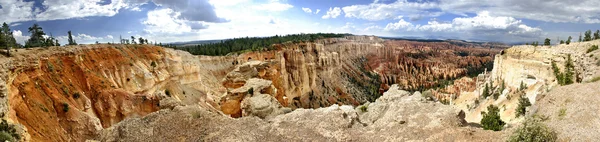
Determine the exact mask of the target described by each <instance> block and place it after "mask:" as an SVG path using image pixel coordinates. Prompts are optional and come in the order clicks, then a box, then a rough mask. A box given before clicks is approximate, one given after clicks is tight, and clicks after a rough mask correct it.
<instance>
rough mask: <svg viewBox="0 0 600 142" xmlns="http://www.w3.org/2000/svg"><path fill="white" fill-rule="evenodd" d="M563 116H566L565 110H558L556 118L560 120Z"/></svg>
mask: <svg viewBox="0 0 600 142" xmlns="http://www.w3.org/2000/svg"><path fill="white" fill-rule="evenodd" d="M565 116H567V108H561V109H560V110H558V117H560V118H561V119H562V118H563V117H565Z"/></svg>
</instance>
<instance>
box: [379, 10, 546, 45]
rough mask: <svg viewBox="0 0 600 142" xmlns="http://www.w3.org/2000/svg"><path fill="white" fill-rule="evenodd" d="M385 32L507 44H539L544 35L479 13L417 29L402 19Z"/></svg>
mask: <svg viewBox="0 0 600 142" xmlns="http://www.w3.org/2000/svg"><path fill="white" fill-rule="evenodd" d="M384 30H385V31H399V32H401V33H402V32H408V33H412V34H423V33H426V34H427V33H428V34H432V35H436V36H440V35H443V36H454V37H460V38H463V39H478V40H495V41H507V42H515V41H524V40H536V39H537V38H540V37H541V36H542V35H543V33H542V29H540V28H537V27H530V26H528V25H525V24H523V23H522V21H521V20H517V19H515V18H513V17H505V16H491V15H490V13H489V12H487V11H483V12H479V13H477V16H474V17H458V18H454V19H453V20H452V21H448V22H439V21H429V22H427V24H425V25H413V24H411V23H409V22H406V21H404V20H403V19H400V20H399V21H398V22H396V23H389V24H387V26H386V27H385V28H384Z"/></svg>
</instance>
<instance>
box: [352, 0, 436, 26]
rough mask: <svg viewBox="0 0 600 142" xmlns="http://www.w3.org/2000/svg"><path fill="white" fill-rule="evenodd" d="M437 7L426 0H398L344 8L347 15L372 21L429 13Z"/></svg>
mask: <svg viewBox="0 0 600 142" xmlns="http://www.w3.org/2000/svg"><path fill="white" fill-rule="evenodd" d="M434 8H437V4H436V3H431V2H425V3H417V2H407V1H406V0H398V1H396V2H394V3H391V4H382V3H377V1H375V3H372V4H368V5H352V6H346V7H343V8H342V9H343V10H344V13H346V15H345V17H348V18H359V19H365V20H370V21H379V20H384V19H392V18H395V17H397V16H398V15H429V13H431V12H428V11H427V10H428V9H434Z"/></svg>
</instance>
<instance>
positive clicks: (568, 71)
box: [564, 54, 575, 85]
mask: <svg viewBox="0 0 600 142" xmlns="http://www.w3.org/2000/svg"><path fill="white" fill-rule="evenodd" d="M574 70H575V66H574V65H573V60H572V59H571V54H568V55H567V62H566V63H565V73H564V82H565V85H569V84H573V75H575V73H574Z"/></svg>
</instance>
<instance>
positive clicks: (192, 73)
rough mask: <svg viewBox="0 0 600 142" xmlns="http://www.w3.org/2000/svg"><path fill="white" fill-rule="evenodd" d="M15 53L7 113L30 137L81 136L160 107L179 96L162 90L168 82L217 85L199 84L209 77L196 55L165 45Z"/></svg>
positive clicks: (67, 138)
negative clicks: (161, 103) (168, 99)
mask: <svg viewBox="0 0 600 142" xmlns="http://www.w3.org/2000/svg"><path fill="white" fill-rule="evenodd" d="M15 54H16V55H15V56H16V57H13V58H12V59H13V64H15V65H16V66H15V67H14V68H13V69H12V71H11V73H10V80H9V82H8V83H7V84H9V87H8V88H9V91H8V94H9V104H10V110H9V114H10V115H9V118H10V119H11V120H13V121H15V122H16V123H20V124H22V125H24V126H25V127H26V128H27V130H28V133H29V135H30V136H31V140H32V141H83V140H85V139H89V138H91V137H93V136H95V135H96V132H97V131H99V130H101V129H102V128H107V127H109V126H111V125H113V124H115V123H118V122H120V121H121V120H123V119H125V118H128V117H135V116H144V115H146V114H148V113H151V112H154V111H157V110H159V108H160V107H161V106H160V103H159V101H160V99H161V98H164V97H167V96H166V95H169V96H173V97H177V96H178V95H180V94H181V93H178V92H173V93H169V94H166V95H165V93H163V92H164V90H168V89H169V86H172V85H169V84H183V85H187V86H190V87H196V88H199V89H197V90H202V88H203V87H204V88H213V89H217V90H218V88H219V87H218V86H217V87H213V86H202V85H194V84H195V82H198V80H202V79H203V78H210V77H209V75H210V74H208V73H206V72H202V70H204V69H202V68H200V67H199V66H198V64H197V63H195V62H197V61H198V60H197V58H193V57H194V56H191V55H189V54H187V53H183V52H180V51H174V50H172V49H165V48H161V47H155V46H146V45H128V46H124V45H90V46H81V47H52V48H51V49H33V50H21V51H20V53H19V52H17V53H15ZM180 54H181V55H180ZM186 54H187V56H185V55H186ZM182 56H183V57H190V59H182ZM194 61H195V62H194ZM201 72H202V73H201ZM215 73H218V71H215ZM205 74H207V75H205ZM213 78H214V77H213ZM212 80H215V81H216V80H217V79H212ZM203 81H206V82H203V83H211V81H210V80H203ZM214 83H215V84H216V83H217V82H214ZM202 93H205V94H204V95H206V93H210V92H209V91H205V92H202ZM188 96H189V95H188ZM182 97H184V96H182ZM204 98H208V97H206V96H205V97H204ZM213 105H214V106H215V107H217V108H218V105H216V104H213Z"/></svg>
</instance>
